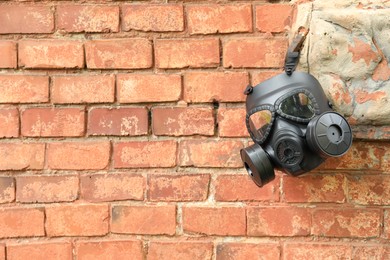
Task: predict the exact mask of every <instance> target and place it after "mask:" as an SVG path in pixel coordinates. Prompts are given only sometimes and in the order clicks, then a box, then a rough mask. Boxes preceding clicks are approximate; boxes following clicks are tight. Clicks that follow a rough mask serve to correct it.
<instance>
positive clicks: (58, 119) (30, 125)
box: [21, 108, 85, 137]
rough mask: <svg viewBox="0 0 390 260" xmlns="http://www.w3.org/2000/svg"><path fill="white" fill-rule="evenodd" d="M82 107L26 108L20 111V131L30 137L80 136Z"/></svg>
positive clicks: (81, 132) (82, 117)
mask: <svg viewBox="0 0 390 260" xmlns="http://www.w3.org/2000/svg"><path fill="white" fill-rule="evenodd" d="M84 114H85V112H84V109H83V108H28V109H25V110H22V111H21V126H22V127H21V133H22V135H23V136H31V137H55V136H82V135H84V132H85V129H84V125H85V123H84V121H85V116H84Z"/></svg>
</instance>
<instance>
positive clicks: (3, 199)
mask: <svg viewBox="0 0 390 260" xmlns="http://www.w3.org/2000/svg"><path fill="white" fill-rule="evenodd" d="M14 200H15V180H14V178H12V177H0V203H8V202H12V201H14ZM0 259H1V258H0Z"/></svg>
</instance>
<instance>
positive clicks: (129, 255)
mask: <svg viewBox="0 0 390 260" xmlns="http://www.w3.org/2000/svg"><path fill="white" fill-rule="evenodd" d="M75 252H76V253H75V254H76V256H77V259H83V260H105V259H115V260H125V259H134V260H142V259H143V250H142V242H141V241H139V240H99V241H77V242H76V245H75Z"/></svg>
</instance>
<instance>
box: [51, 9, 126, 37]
mask: <svg viewBox="0 0 390 260" xmlns="http://www.w3.org/2000/svg"><path fill="white" fill-rule="evenodd" d="M57 29H60V30H64V31H66V32H118V31H119V7H117V6H97V5H93V6H92V5H59V6H57Z"/></svg>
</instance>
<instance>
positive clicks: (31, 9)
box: [0, 5, 54, 34]
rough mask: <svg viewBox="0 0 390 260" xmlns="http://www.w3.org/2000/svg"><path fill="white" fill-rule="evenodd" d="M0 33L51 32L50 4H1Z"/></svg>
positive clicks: (52, 18) (52, 20)
mask: <svg viewBox="0 0 390 260" xmlns="http://www.w3.org/2000/svg"><path fill="white" fill-rule="evenodd" d="M0 24H1V28H0V34H10V33H52V32H53V31H54V15H53V12H52V10H51V8H50V6H43V5H41V6H34V5H1V6H0Z"/></svg>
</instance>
